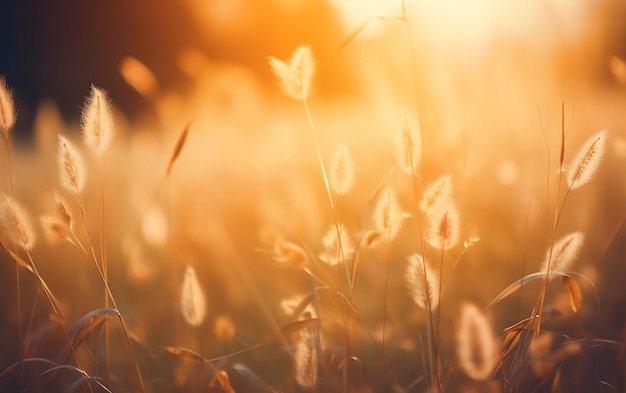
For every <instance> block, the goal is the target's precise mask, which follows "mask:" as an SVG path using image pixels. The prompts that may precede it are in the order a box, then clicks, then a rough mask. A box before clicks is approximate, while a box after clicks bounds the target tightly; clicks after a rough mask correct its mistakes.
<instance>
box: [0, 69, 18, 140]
mask: <svg viewBox="0 0 626 393" xmlns="http://www.w3.org/2000/svg"><path fill="white" fill-rule="evenodd" d="M13 125H15V107H14V105H13V97H12V96H11V91H10V90H9V88H8V87H7V85H6V83H5V81H4V78H3V77H2V76H0V130H2V132H4V136H5V137H6V138H8V137H9V132H11V129H12V128H13Z"/></svg>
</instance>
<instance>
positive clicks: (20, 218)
mask: <svg viewBox="0 0 626 393" xmlns="http://www.w3.org/2000/svg"><path fill="white" fill-rule="evenodd" d="M0 203H1V204H0V231H1V233H2V236H3V237H4V238H5V239H7V240H8V241H10V242H11V243H13V244H15V245H16V246H17V247H19V248H21V249H24V250H26V251H30V250H31V249H32V248H33V247H34V246H35V240H36V237H35V231H34V230H33V226H32V224H31V222H30V217H29V216H28V214H27V213H26V210H25V209H24V208H23V207H22V206H21V205H20V204H19V203H18V202H17V201H15V200H14V199H13V198H11V197H9V196H6V195H5V196H3V197H2V200H1V201H0Z"/></svg>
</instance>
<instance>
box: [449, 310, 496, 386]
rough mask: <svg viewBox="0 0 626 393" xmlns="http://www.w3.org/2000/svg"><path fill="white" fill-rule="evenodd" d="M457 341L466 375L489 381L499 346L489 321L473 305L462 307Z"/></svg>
mask: <svg viewBox="0 0 626 393" xmlns="http://www.w3.org/2000/svg"><path fill="white" fill-rule="evenodd" d="M456 339H457V356H458V360H459V365H460V366H461V368H462V369H463V371H464V372H465V374H467V376H468V377H470V378H472V379H474V380H477V381H484V380H487V379H489V378H490V377H491V374H492V371H493V369H494V367H495V364H496V356H497V350H496V347H497V346H496V343H495V339H494V336H493V333H492V330H491V326H490V325H489V323H488V322H487V319H486V318H485V316H484V315H483V314H482V312H481V311H480V310H479V309H478V307H476V306H475V305H473V304H471V303H464V304H463V305H462V307H461V317H460V323H459V326H458V329H457V333H456Z"/></svg>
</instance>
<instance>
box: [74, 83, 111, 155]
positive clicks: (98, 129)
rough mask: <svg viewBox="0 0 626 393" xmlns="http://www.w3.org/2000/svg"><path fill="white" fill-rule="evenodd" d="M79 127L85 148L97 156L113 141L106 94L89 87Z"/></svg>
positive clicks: (109, 108) (109, 107) (109, 106)
mask: <svg viewBox="0 0 626 393" xmlns="http://www.w3.org/2000/svg"><path fill="white" fill-rule="evenodd" d="M81 125H82V130H83V138H84V139H85V143H86V144H87V146H89V147H90V148H91V149H93V150H94V151H96V152H97V153H98V154H101V153H103V152H104V151H105V150H106V148H107V147H108V145H109V144H110V142H111V140H112V139H113V132H114V129H113V114H112V112H111V104H110V103H109V99H108V97H107V95H106V93H105V92H104V91H103V90H100V89H98V88H97V87H95V86H91V94H90V96H89V98H88V99H87V102H86V105H85V108H84V109H83V113H82V124H81Z"/></svg>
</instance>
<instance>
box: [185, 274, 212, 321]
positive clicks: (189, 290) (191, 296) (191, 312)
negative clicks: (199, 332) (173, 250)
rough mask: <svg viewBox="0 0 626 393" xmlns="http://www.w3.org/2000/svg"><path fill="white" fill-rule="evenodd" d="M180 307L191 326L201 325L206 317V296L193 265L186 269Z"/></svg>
mask: <svg viewBox="0 0 626 393" xmlns="http://www.w3.org/2000/svg"><path fill="white" fill-rule="evenodd" d="M180 308H181V311H182V314H183V318H184V319H185V322H187V323H188V324H189V325H191V326H194V327H197V326H200V325H201V324H202V322H203V321H204V318H205V317H206V297H205V295H204V292H203V291H202V287H201V286H200V282H199V281H198V276H197V275H196V271H195V269H194V268H193V267H192V266H187V269H185V276H184V278H183V284H182V288H181V293H180Z"/></svg>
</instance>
